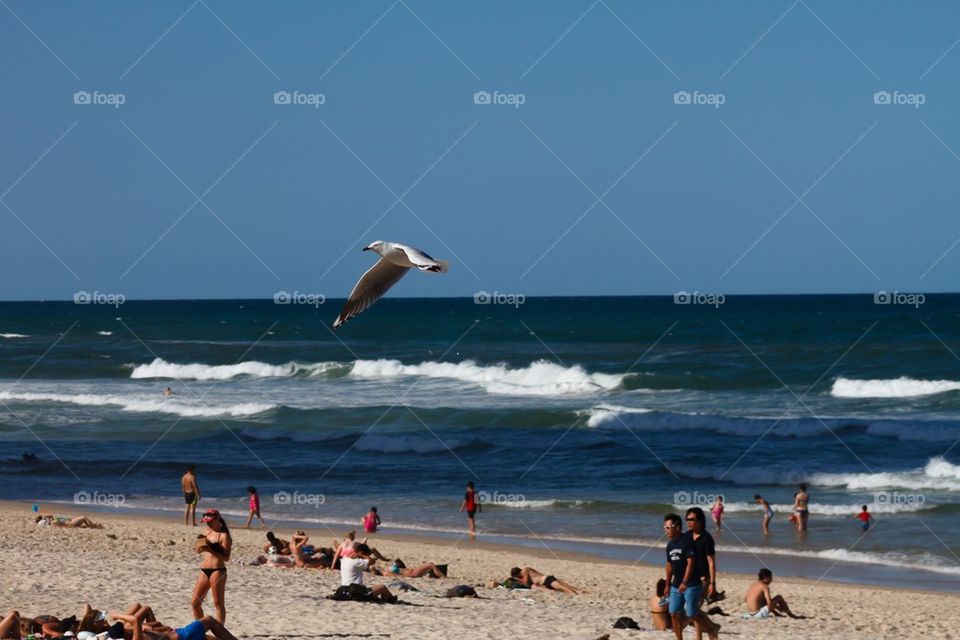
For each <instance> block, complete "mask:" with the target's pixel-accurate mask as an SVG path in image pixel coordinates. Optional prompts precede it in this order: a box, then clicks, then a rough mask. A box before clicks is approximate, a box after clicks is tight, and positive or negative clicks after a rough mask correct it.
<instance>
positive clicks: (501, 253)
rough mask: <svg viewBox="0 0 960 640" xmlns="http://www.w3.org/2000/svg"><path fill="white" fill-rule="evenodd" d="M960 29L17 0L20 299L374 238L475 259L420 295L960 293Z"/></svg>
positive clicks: (779, 12)
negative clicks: (686, 97)
mask: <svg viewBox="0 0 960 640" xmlns="http://www.w3.org/2000/svg"><path fill="white" fill-rule="evenodd" d="M14 14H15V15H14ZM764 34H765V35H764ZM958 38H960V5H958V4H957V3H956V2H949V1H939V2H938V1H929V2H922V3H921V2H912V3H904V2H875V1H869V2H868V1H860V2H844V3H835V2H826V1H823V0H808V1H807V2H796V3H792V2H791V1H790V0H784V1H770V0H758V1H755V2H738V3H730V2H724V3H717V2H684V3H652V2H625V1H623V0H605V2H596V3H593V2H592V0H582V1H581V0H578V1H569V2H568V1H551V2H545V1H542V2H513V1H506V0H503V1H499V0H498V1H488V2H450V1H448V0H438V1H423V0H404V2H396V3H394V2H393V0H382V1H381V0H377V1H370V2H352V1H337V2H326V1H324V2H304V3H251V2H237V1H231V2H226V1H225V0H205V3H204V2H197V3H194V4H191V2H189V1H184V2H180V1H170V2H149V3H147V2H110V3H106V2H42V3H40V2H27V1H23V0H4V5H3V6H0V52H2V59H3V60H4V62H5V64H3V65H0V84H2V86H3V92H2V98H0V130H2V140H3V143H2V145H0V195H2V197H0V201H2V203H3V204H0V268H2V270H3V273H4V276H5V277H4V278H3V281H2V284H0V299H13V300H17V299H55V298H70V297H71V296H72V295H73V293H74V292H75V291H78V290H88V291H94V290H98V291H101V292H120V293H123V294H125V295H126V296H127V297H128V298H196V297H213V298H223V297H269V296H271V295H272V294H273V292H275V291H277V290H281V289H282V290H289V291H293V290H299V291H302V292H317V293H323V294H325V295H326V296H328V297H338V296H345V295H346V294H347V293H348V292H349V290H350V288H351V287H352V285H353V283H354V282H355V280H356V278H357V277H358V276H359V274H360V273H362V272H363V271H364V270H365V269H366V268H367V267H369V266H370V264H371V263H372V256H371V254H369V253H361V252H360V248H361V247H362V246H364V245H365V244H367V243H368V242H370V241H372V240H375V239H387V240H396V241H400V242H406V243H409V244H413V245H415V246H420V247H422V248H423V249H425V250H426V251H428V252H429V253H431V254H432V255H434V256H435V257H443V258H448V259H450V260H451V262H452V264H453V270H452V272H451V273H450V274H449V275H446V276H437V277H433V276H431V277H427V276H422V277H421V276H420V275H418V274H415V277H410V278H407V279H405V280H404V281H403V282H402V283H401V284H400V285H398V286H397V287H396V288H395V289H394V291H393V292H392V293H391V295H397V296H421V295H442V296H447V295H452V296H468V295H472V294H473V293H474V292H475V291H477V290H481V289H483V290H489V291H493V290H499V291H502V292H521V293H524V294H526V295H565V294H577V295H579V294H596V295H607V294H623V295H630V294H668V293H672V292H674V291H677V290H681V289H683V290H691V291H692V290H695V289H696V290H700V291H712V292H722V293H726V294H735V293H768V292H769V293H791V292H856V291H876V290H878V289H889V290H893V289H899V290H901V291H917V290H921V291H956V290H957V282H956V273H957V270H958V267H960V245H958V246H957V247H956V248H955V249H954V250H952V251H950V252H948V253H946V255H945V256H944V255H943V254H944V253H945V252H947V250H948V249H949V248H950V247H951V245H953V243H954V242H955V241H956V240H957V239H958V237H960V216H958V215H957V214H958V202H960V158H958V157H956V155H955V153H957V154H960V121H958V119H957V117H956V114H957V113H958V107H960V85H958V84H957V82H956V79H957V78H958V77H960V45H958V46H955V45H957V39H958ZM951 47H954V48H953V49H951ZM77 91H87V92H90V93H93V92H94V91H98V92H100V93H101V94H111V93H118V94H122V96H123V99H124V104H122V105H121V106H120V107H119V108H114V107H113V106H110V105H84V104H79V105H78V104H74V93H75V92H77ZM277 91H288V92H291V93H292V92H294V91H299V92H301V93H305V94H313V93H317V94H323V96H324V99H325V102H324V104H322V105H320V106H319V108H314V107H313V106H310V105H288V104H274V93H275V92H277ZM477 91H488V92H491V93H492V92H494V91H498V92H500V93H501V94H522V95H523V100H524V103H523V104H522V105H520V106H519V108H514V107H513V106H511V105H491V104H474V93H475V92H477ZM678 91H688V92H690V93H691V94H692V93H693V92H694V91H697V92H700V94H722V96H723V98H722V99H723V100H724V104H722V105H721V106H720V107H719V108H714V107H713V106H710V105H690V104H675V103H674V94H675V92H678ZM877 91H888V92H890V93H891V94H893V92H894V91H897V92H900V94H901V97H902V94H916V93H919V94H922V97H923V99H924V101H925V102H924V104H922V105H921V106H920V107H919V108H914V107H913V106H910V105H891V104H875V103H874V93H875V92H877ZM138 138H139V139H138ZM338 138H339V139H338ZM938 138H939V140H938ZM58 139H59V142H57V141H58ZM258 140H259V141H258ZM251 146H252V148H251ZM51 147H52V148H51ZM148 147H149V149H148ZM347 147H349V149H351V150H352V152H351V151H350V150H348V148H347ZM651 147H652V148H651ZM950 149H952V150H953V151H951V150H950ZM45 152H47V153H46V155H43V154H44V153H45ZM645 153H646V155H644V154H645ZM153 154H156V156H158V157H159V159H158V157H155V156H154V155H153ZM244 154H245V155H244ZM354 154H356V155H354ZM554 154H556V157H555V156H554ZM41 156H43V157H42V158H41ZM641 156H643V158H642V159H640V160H639V162H637V161H638V159H639V158H640V157H641ZM164 163H165V164H166V167H165V166H164ZM634 163H636V164H634ZM365 165H366V166H365ZM565 165H566V166H565ZM632 165H633V168H632V170H630V171H629V172H628V173H626V175H623V174H624V172H625V171H627V169H628V168H630V167H631V166H632ZM765 165H766V166H765ZM167 167H169V170H168V168H167ZM368 168H369V169H368ZM228 170H229V171H228ZM225 172H226V174H225V175H224V173H225ZM425 172H426V173H425ZM424 174H425V175H424ZM621 176H622V178H621ZM618 178H621V179H620V181H619V182H617V183H616V186H614V187H613V188H612V189H610V190H609V192H608V193H605V192H607V190H608V188H609V187H611V185H613V184H614V182H615V181H617V180H618ZM181 180H182V183H181ZM218 180H219V181H218ZM418 180H419V182H418ZM581 180H582V183H581ZM818 180H819V181H818ZM381 181H382V182H381ZM781 181H782V182H781ZM214 183H216V184H214ZM584 183H585V185H586V186H584ZM184 185H186V186H184ZM385 185H386V186H385ZM211 186H212V188H211ZM811 186H812V188H810V187H811ZM10 187H12V188H10ZM411 187H412V188H411ZM208 189H209V192H208ZM408 189H409V191H408ZM808 189H809V191H808ZM191 190H192V192H193V193H191ZM591 190H592V192H593V193H591ZM391 191H392V192H391ZM791 191H792V192H793V193H791ZM194 194H195V195H194ZM594 194H595V195H594ZM604 194H605V195H604ZM197 196H202V201H203V202H202V203H200V204H196V206H194V207H193V209H191V210H190V211H189V212H188V213H186V214H185V215H184V213H185V212H186V211H187V210H188V208H189V207H190V206H191V205H192V204H194V202H195V200H196V197H197ZM397 196H402V202H401V203H399V204H396V206H394V207H393V208H392V209H391V210H390V211H389V212H387V213H386V214H385V215H384V213H385V212H386V211H387V210H388V208H390V207H391V205H392V204H394V203H395V201H396V197H397ZM597 196H603V203H601V204H597V205H596V206H594V208H593V209H592V210H590V211H589V213H586V215H584V213H585V211H587V209H588V208H590V207H591V205H593V204H594V203H595V201H596V197H597ZM798 196H802V202H801V203H798V204H796V206H794V207H793V209H791V210H790V211H789V212H788V213H786V214H785V212H787V210H788V209H789V208H790V206H791V205H793V204H794V203H795V202H796V200H797V197H798ZM208 207H209V209H208ZM607 207H609V209H608V208H607ZM808 207H809V208H808ZM11 210H12V211H11ZM211 210H212V212H211ZM611 210H612V212H611ZM811 210H812V211H811ZM784 214H785V215H784ZM181 216H182V219H181ZM381 216H382V217H381ZM581 216H583V218H582V219H581V220H580V221H579V223H577V224H576V225H574V223H575V222H576V221H577V220H578V218H580V217H581ZM781 216H783V217H782V219H781ZM17 217H19V218H20V220H22V222H23V224H21V222H20V221H19V220H18V219H17ZM218 217H219V219H220V220H222V223H221V222H220V221H218V219H217V218H218ZM618 218H619V220H618ZM178 219H180V220H179V222H177V220H178ZM778 219H780V221H779V222H778V223H777V224H776V225H774V223H775V222H776V221H777V220H778ZM24 225H26V226H29V228H30V229H31V230H32V232H31V231H29V230H28V229H27V228H26V226H24ZM571 226H572V229H571ZM771 226H772V229H771ZM371 227H372V228H371ZM34 234H35V235H34ZM764 234H765V235H764ZM561 236H562V238H561ZM761 236H763V237H762V239H761ZM558 240H559V241H558ZM641 241H642V242H641ZM644 244H645V245H646V246H644ZM551 246H552V249H550V247H551ZM751 247H752V249H751ZM548 249H549V251H548ZM345 252H346V254H345ZM545 252H546V255H544V253H545ZM344 254H345V255H344ZM654 254H656V256H658V257H659V258H658V257H655V255H654ZM938 259H939V260H940V261H939V263H937V264H936V265H935V266H933V265H934V262H935V261H937V260H938ZM537 260H539V262H537V263H536V265H535V266H533V267H532V268H531V266H532V265H533V264H534V262H535V261H537ZM661 261H662V262H661ZM931 266H932V268H931ZM131 267H132V268H131ZM731 267H732V268H731Z"/></svg>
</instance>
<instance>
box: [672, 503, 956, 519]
mask: <svg viewBox="0 0 960 640" xmlns="http://www.w3.org/2000/svg"><path fill="white" fill-rule="evenodd" d="M862 504H863V503H862V502H858V503H856V504H821V503H817V502H813V503H811V504H810V513H812V514H814V515H821V516H843V517H852V516H854V515H855V514H857V513H860V506H861V505H862ZM674 506H675V507H676V508H677V509H686V508H688V507H689V506H690V505H684V504H677V505H674ZM708 506H709V505H708ZM770 506H771V507H772V508H773V510H774V512H776V513H784V514H788V513H791V512H792V511H793V504H771V505H770ZM867 506H868V507H869V508H870V513H873V514H878V513H881V514H894V513H916V512H917V511H924V510H927V509H935V508H936V507H937V505H935V504H931V503H929V502H924V503H923V504H917V503H916V502H913V503H910V504H874V503H873V502H869V504H868V505H867ZM703 509H704V511H707V510H708V509H707V507H703ZM761 509H762V507H761V506H760V505H759V504H756V503H754V502H724V504H723V512H724V513H752V512H756V513H758V514H759V513H760V511H761ZM708 517H709V516H708Z"/></svg>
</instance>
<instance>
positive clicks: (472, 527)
mask: <svg viewBox="0 0 960 640" xmlns="http://www.w3.org/2000/svg"><path fill="white" fill-rule="evenodd" d="M482 510H483V509H481V507H480V503H479V502H478V501H477V491H476V489H475V488H474V486H473V481H472V480H471V481H470V482H468V483H467V492H466V493H465V494H463V502H461V503H460V513H463V512H464V511H466V512H467V530H468V531H469V532H470V537H471V538H474V537H476V535H477V521H476V520H475V516H476V514H477V513H479V512H480V511H482Z"/></svg>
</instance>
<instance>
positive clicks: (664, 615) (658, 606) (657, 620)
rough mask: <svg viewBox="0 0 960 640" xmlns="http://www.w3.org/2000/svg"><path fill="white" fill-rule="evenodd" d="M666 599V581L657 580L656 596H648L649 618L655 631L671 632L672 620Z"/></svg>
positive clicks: (667, 599)
mask: <svg viewBox="0 0 960 640" xmlns="http://www.w3.org/2000/svg"><path fill="white" fill-rule="evenodd" d="M669 600H670V599H669V598H668V597H667V581H666V580H664V579H663V578H660V579H659V580H657V595H655V596H650V618H651V622H652V623H653V628H654V629H656V630H657V631H672V630H673V620H672V619H671V618H670V609H669V608H668V607H667V603H668V602H669Z"/></svg>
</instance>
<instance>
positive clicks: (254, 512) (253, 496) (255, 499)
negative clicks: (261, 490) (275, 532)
mask: <svg viewBox="0 0 960 640" xmlns="http://www.w3.org/2000/svg"><path fill="white" fill-rule="evenodd" d="M247 493H249V494H250V515H249V516H248V517H247V529H249V528H250V523H251V522H253V516H257V519H259V520H260V528H261V529H266V528H267V523H266V522H264V521H263V516H262V515H260V496H259V495H257V489H256V488H255V487H254V486H253V485H250V486H249V487H247Z"/></svg>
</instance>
